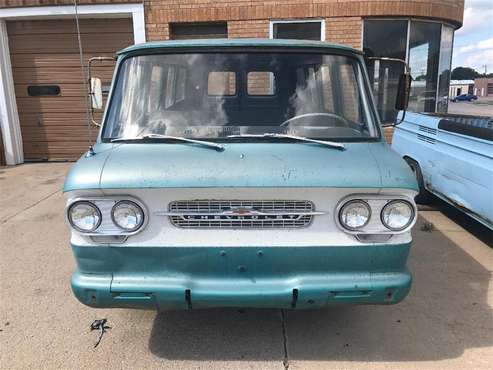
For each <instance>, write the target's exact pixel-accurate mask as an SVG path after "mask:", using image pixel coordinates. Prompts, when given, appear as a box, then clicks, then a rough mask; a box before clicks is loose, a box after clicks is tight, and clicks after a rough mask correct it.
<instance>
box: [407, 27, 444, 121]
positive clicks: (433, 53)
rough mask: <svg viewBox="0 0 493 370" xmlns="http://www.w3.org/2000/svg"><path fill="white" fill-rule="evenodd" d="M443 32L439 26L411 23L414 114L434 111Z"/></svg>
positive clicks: (410, 105)
mask: <svg viewBox="0 0 493 370" xmlns="http://www.w3.org/2000/svg"><path fill="white" fill-rule="evenodd" d="M440 30H441V24H440V23H432V22H415V21H412V22H411V31H410V32H411V34H410V36H409V66H410V68H411V77H412V81H411V96H410V98H409V110H411V111H414V112H435V108H436V94H437V77H438V62H439V56H440Z"/></svg>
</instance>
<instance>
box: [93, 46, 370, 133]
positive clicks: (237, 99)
mask: <svg viewBox="0 0 493 370" xmlns="http://www.w3.org/2000/svg"><path fill="white" fill-rule="evenodd" d="M365 91H366V90H365V89H364V86H363V78H362V72H361V69H360V64H359V63H358V61H357V59H356V58H351V57H347V56H342V55H330V54H319V53H306V54H302V53H296V54H295V53H257V52H255V53H253V52H251V53H236V52H234V53H233V52H223V53H196V54H187V53H185V54H159V55H142V56H135V57H131V58H127V59H125V60H124V61H123V64H122V66H121V70H120V72H119V73H118V81H117V82H116V85H115V90H114V92H113V97H112V99H111V103H110V108H109V111H108V114H107V119H106V124H105V128H104V132H103V139H107V140H111V139H116V138H136V137H142V136H144V135H149V134H160V135H170V136H178V137H186V138H192V139H222V140H224V141H227V140H233V138H232V137H231V136H232V135H235V138H237V136H236V135H245V138H246V137H247V136H248V135H250V137H253V135H262V134H266V133H275V134H287V135H293V136H303V137H307V138H313V139H327V140H344V139H348V140H354V139H357V140H358V139H367V138H372V137H376V136H377V132H376V129H375V123H374V122H373V120H372V115H371V114H370V107H369V103H368V101H369V99H368V96H367V94H366V92H365ZM228 136H229V138H228Z"/></svg>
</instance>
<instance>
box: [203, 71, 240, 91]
mask: <svg viewBox="0 0 493 370" xmlns="http://www.w3.org/2000/svg"><path fill="white" fill-rule="evenodd" d="M207 94H208V95H211V96H233V95H236V73H234V72H227V71H220V72H218V71H216V72H209V77H208V79H207Z"/></svg>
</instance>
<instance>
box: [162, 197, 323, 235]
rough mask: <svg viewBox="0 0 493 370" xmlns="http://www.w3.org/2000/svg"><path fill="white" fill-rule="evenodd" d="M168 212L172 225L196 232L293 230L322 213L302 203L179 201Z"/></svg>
mask: <svg viewBox="0 0 493 370" xmlns="http://www.w3.org/2000/svg"><path fill="white" fill-rule="evenodd" d="M168 210H169V212H167V214H168V216H169V219H170V221H171V223H172V224H173V225H174V226H176V227H180V228H197V229H293V228H301V227H306V226H308V225H309V224H310V223H311V222H312V219H313V217H314V216H316V215H317V214H322V212H315V205H314V204H313V203H312V202H310V201H305V200H182V201H174V202H171V203H170V204H169V208H168Z"/></svg>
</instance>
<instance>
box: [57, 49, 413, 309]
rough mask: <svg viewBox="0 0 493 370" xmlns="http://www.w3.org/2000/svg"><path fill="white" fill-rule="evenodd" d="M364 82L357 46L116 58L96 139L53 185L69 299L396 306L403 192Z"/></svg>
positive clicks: (402, 270)
mask: <svg viewBox="0 0 493 370" xmlns="http://www.w3.org/2000/svg"><path fill="white" fill-rule="evenodd" d="M403 76H404V77H406V76H407V80H408V81H409V78H408V74H405V75H403ZM403 80H404V81H405V80H406V78H404V79H403ZM91 85H92V86H93V88H94V90H93V91H92V94H93V97H94V98H95V99H94V101H95V102H96V103H95V106H100V102H101V101H102V99H101V89H100V86H101V84H100V83H99V82H98V81H97V79H95V78H94V79H93V80H92V83H91ZM370 91H371V90H370V86H369V80H368V76H367V73H366V69H365V63H364V60H363V55H362V54H361V52H359V51H357V50H355V49H352V48H348V47H344V46H338V45H332V44H328V43H322V42H310V41H295V40H232V39H229V40H189V41H167V42H156V43H147V44H139V45H134V46H131V47H129V48H127V49H124V50H123V51H121V52H120V53H119V54H118V60H117V66H116V72H115V80H114V81H113V84H112V88H111V91H110V94H109V102H108V104H107V109H106V112H105V114H104V119H103V123H102V129H101V132H100V135H99V137H98V139H97V142H96V144H95V145H94V146H93V148H92V149H91V150H90V151H88V153H86V154H85V155H84V156H83V157H82V158H80V159H79V161H78V162H77V163H76V164H75V165H74V166H73V167H72V169H71V171H70V173H69V175H68V176H67V179H66V183H65V187H64V191H65V194H66V196H67V209H66V217H67V221H68V224H69V225H70V229H71V240H70V243H71V246H72V250H73V253H74V256H75V259H76V261H77V270H76V271H75V272H74V274H73V277H72V288H73V291H74V293H75V295H76V297H77V298H78V299H79V300H80V301H81V302H82V303H84V304H87V305H89V306H93V307H133V308H155V309H159V310H166V309H191V308H193V309H196V308H207V307H225V306H233V307H277V308H297V309H298V308H300V309H303V308H315V307H324V306H327V305H337V304H392V303H397V302H399V301H401V300H402V299H404V297H405V296H406V295H407V294H408V292H409V289H410V286H411V274H410V272H409V270H408V269H407V268H406V259H407V256H408V253H409V249H410V246H411V231H410V230H411V228H412V226H413V225H414V223H415V221H416V216H417V211H416V205H415V203H414V196H415V195H416V194H417V191H418V187H417V184H416V180H415V178H414V176H413V173H412V171H411V170H410V169H409V167H408V166H407V164H406V162H405V161H404V160H403V159H402V158H400V157H399V156H398V155H397V154H396V153H395V152H393V151H392V150H391V149H390V147H389V146H388V145H387V144H386V143H385V142H384V139H383V135H382V131H381V128H380V125H379V120H378V118H377V113H376V108H375V106H374V103H373V99H372V97H371V95H370ZM399 91H401V96H404V95H402V94H406V93H407V90H406V89H401V90H399ZM404 100H405V99H404ZM404 100H402V101H404ZM401 105H404V104H401Z"/></svg>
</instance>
